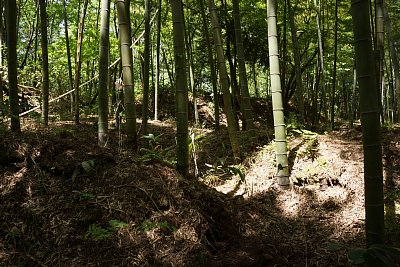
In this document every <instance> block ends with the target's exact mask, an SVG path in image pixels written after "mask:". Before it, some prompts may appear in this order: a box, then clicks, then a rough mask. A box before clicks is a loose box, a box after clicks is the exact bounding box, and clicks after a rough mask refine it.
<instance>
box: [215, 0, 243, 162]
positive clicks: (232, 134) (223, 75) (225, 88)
mask: <svg viewBox="0 0 400 267" xmlns="http://www.w3.org/2000/svg"><path fill="white" fill-rule="evenodd" d="M208 4H209V10H210V15H211V22H212V26H213V31H214V44H215V50H216V52H217V63H218V68H219V79H220V83H221V86H222V93H223V100H224V109H225V115H226V118H227V121H228V133H229V139H230V142H231V146H232V152H233V157H234V161H235V162H240V160H241V156H240V147H239V141H238V137H237V132H236V127H235V118H234V114H233V109H232V101H231V94H230V92H229V78H228V72H227V70H226V65H225V58H224V51H223V49H222V38H221V28H220V26H219V23H218V16H217V11H216V7H215V4H214V0H209V1H208Z"/></svg>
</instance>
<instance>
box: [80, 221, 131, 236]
mask: <svg viewBox="0 0 400 267" xmlns="http://www.w3.org/2000/svg"><path fill="white" fill-rule="evenodd" d="M108 224H109V225H110V226H109V227H107V228H103V227H101V226H98V225H97V224H95V223H93V224H91V225H89V230H88V232H87V234H86V236H87V237H88V236H90V237H91V238H93V239H94V240H97V241H100V240H104V239H107V238H109V237H110V236H111V235H112V234H114V233H115V232H116V231H117V230H118V229H121V228H124V227H126V226H128V224H127V223H125V222H121V221H118V220H110V221H109V222H108Z"/></svg>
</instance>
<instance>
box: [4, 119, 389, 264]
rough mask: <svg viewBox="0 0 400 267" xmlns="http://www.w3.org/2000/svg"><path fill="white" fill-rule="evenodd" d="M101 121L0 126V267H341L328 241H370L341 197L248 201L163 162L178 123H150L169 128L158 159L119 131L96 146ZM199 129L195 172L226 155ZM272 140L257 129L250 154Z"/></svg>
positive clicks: (274, 196) (223, 139) (341, 258)
mask: <svg viewBox="0 0 400 267" xmlns="http://www.w3.org/2000/svg"><path fill="white" fill-rule="evenodd" d="M95 129H96V127H95V126H94V125H92V124H84V125H82V126H80V127H79V128H78V129H76V128H75V127H74V126H70V125H62V126H59V127H57V126H54V128H53V129H52V130H51V131H26V132H24V133H22V134H19V135H12V134H11V133H8V132H2V133H1V135H0V141H1V142H0V151H2V154H1V156H0V177H2V178H1V180H0V209H1V216H2V220H1V221H0V265H3V266H54V265H59V266H345V265H346V264H347V258H346V252H345V251H339V252H333V251H329V250H327V249H326V248H325V246H326V244H328V243H329V242H340V243H342V244H346V245H349V246H354V245H363V239H364V237H363V234H362V233H363V231H362V228H363V224H362V223H360V224H358V225H352V226H351V227H353V228H355V229H356V230H355V231H351V232H349V233H338V231H339V229H340V228H339V227H338V223H339V222H337V221H335V220H334V219H333V218H335V217H334V214H335V213H338V212H339V211H340V210H341V209H342V208H343V207H342V206H341V205H342V204H341V203H338V202H337V201H336V200H335V199H332V198H331V199H327V200H325V201H321V200H320V199H319V197H318V195H316V193H315V192H313V191H312V190H301V189H299V188H295V189H293V190H292V191H291V192H293V193H294V192H296V193H297V194H300V195H301V196H302V197H301V198H300V199H299V201H301V203H297V206H296V207H297V208H296V209H297V210H296V211H295V212H293V213H291V214H290V215H288V213H287V212H285V211H284V210H283V207H282V206H281V204H280V202H279V201H280V200H279V199H281V198H282V197H283V198H289V197H290V191H289V193H288V192H286V193H285V192H281V191H280V190H277V189H274V188H273V187H271V188H269V189H268V190H266V191H264V192H260V193H256V194H253V195H251V196H250V197H248V198H243V197H241V196H234V195H229V194H223V193H220V192H218V191H217V190H215V189H213V188H211V187H209V186H207V185H205V184H204V183H201V182H199V181H197V180H196V181H195V180H194V179H193V180H185V179H183V178H181V177H180V175H179V174H177V173H176V172H175V171H174V170H173V169H172V168H171V165H172V164H173V162H167V163H165V162H166V161H165V157H167V161H168V160H169V159H172V158H174V154H173V153H174V149H169V150H170V151H171V152H169V153H170V154H168V155H166V154H162V153H164V152H162V151H165V149H166V148H169V147H171V146H172V147H173V146H174V134H173V132H174V129H173V127H171V126H168V125H163V124H157V125H151V126H150V131H151V132H152V133H154V134H155V135H157V136H158V135H160V134H161V133H162V135H161V136H160V138H159V140H158V141H157V142H158V144H155V146H154V149H153V150H154V151H156V152H157V153H158V154H162V155H161V156H162V157H161V159H160V158H158V157H157V156H154V155H153V156H152V157H150V158H144V157H143V156H144V154H143V153H142V154H140V153H138V154H134V153H132V151H130V150H127V149H126V147H124V145H123V143H121V142H120V141H121V140H120V139H119V133H118V132H116V131H114V132H112V134H111V137H110V141H109V144H110V146H109V147H111V148H99V147H97V146H96V142H95V140H96V132H95ZM202 134H203V135H204V136H203V137H202V139H199V142H203V143H202V144H201V146H202V147H204V150H202V151H199V159H198V164H199V166H200V165H201V168H200V171H201V172H205V171H206V168H205V167H204V166H205V165H204V163H206V162H212V161H217V160H218V158H220V157H226V158H227V160H228V161H229V153H230V152H229V146H228V145H227V144H228V142H227V140H228V139H227V135H226V134H224V133H223V134H216V133H211V132H209V131H205V132H204V133H202ZM269 136H270V135H269V134H268V131H265V132H264V133H263V134H259V135H258V136H257V137H256V139H254V136H252V137H251V138H252V139H251V140H252V141H251V142H253V141H254V143H252V144H250V145H249V146H247V147H248V151H245V153H246V155H247V156H248V157H249V158H251V156H252V153H255V152H256V150H257V147H259V146H262V145H267V144H268V143H269V140H270V139H269ZM243 140H244V142H247V143H249V142H250V141H248V140H250V139H246V138H244V139H243ZM222 143H224V144H225V145H222ZM216 144H219V146H220V147H221V149H219V148H217V147H216ZM157 146H160V147H159V148H156V147H157ZM156 149H159V150H156ZM221 150H222V151H221ZM392 162H393V161H392ZM393 164H394V163H393ZM271 178H272V177H271ZM267 179H270V178H267ZM345 202H346V203H350V202H352V199H351V197H348V198H347V199H346V200H345ZM298 207H300V208H298ZM316 210H317V211H318V214H319V215H318V216H314V215H313V216H308V215H307V214H309V212H311V211H316ZM313 214H315V213H313Z"/></svg>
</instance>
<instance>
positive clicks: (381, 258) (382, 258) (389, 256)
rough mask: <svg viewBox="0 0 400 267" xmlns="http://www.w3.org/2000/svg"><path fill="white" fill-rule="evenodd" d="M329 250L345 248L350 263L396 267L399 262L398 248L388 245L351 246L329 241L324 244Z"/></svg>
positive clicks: (399, 249)
mask: <svg viewBox="0 0 400 267" xmlns="http://www.w3.org/2000/svg"><path fill="white" fill-rule="evenodd" d="M325 248H326V249H328V250H331V251H339V250H343V249H346V250H347V251H348V261H349V263H350V264H366V265H367V266H382V267H396V266H398V263H399V262H400V248H397V247H393V246H389V245H379V244H375V245H371V246H370V247H369V248H353V247H349V246H346V245H343V244H338V243H329V244H327V245H326V246H325Z"/></svg>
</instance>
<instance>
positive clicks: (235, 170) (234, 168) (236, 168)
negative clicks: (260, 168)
mask: <svg viewBox="0 0 400 267" xmlns="http://www.w3.org/2000/svg"><path fill="white" fill-rule="evenodd" d="M228 170H229V172H230V173H232V174H233V175H239V178H240V182H241V183H246V177H245V174H244V168H243V166H242V165H231V166H228Z"/></svg>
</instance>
